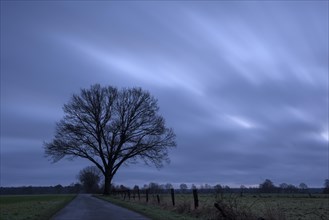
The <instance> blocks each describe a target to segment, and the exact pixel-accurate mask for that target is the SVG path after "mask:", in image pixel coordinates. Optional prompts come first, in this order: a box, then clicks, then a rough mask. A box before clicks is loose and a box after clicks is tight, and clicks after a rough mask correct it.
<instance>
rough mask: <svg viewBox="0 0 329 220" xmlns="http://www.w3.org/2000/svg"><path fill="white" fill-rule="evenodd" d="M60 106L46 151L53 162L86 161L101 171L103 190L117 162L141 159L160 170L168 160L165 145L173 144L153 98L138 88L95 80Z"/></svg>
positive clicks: (116, 169)
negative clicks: (94, 82) (110, 84)
mask: <svg viewBox="0 0 329 220" xmlns="http://www.w3.org/2000/svg"><path fill="white" fill-rule="evenodd" d="M63 110H64V113H65V115H64V118H63V119H62V120H61V121H60V122H59V123H57V125H56V134H55V137H54V139H53V140H52V141H51V142H49V143H44V147H45V154H46V156H48V157H50V158H51V159H52V161H53V162H57V161H59V160H61V159H62V158H64V157H67V158H68V159H73V158H75V157H81V158H86V159H88V160H90V161H91V162H92V163H94V164H95V166H97V167H98V168H99V169H100V170H101V172H102V174H103V175H104V181H105V183H104V194H109V192H110V185H111V182H112V179H113V176H114V175H115V174H116V173H117V171H118V169H119V168H120V167H121V165H123V164H130V163H136V162H137V161H138V160H139V159H141V160H142V161H144V162H145V164H153V165H155V166H156V167H157V168H160V167H162V166H163V162H169V158H168V149H169V148H170V147H175V146H176V142H175V134H174V132H173V130H172V129H170V128H167V127H166V126H165V120H164V118H163V117H162V116H161V115H159V113H158V111H159V107H158V104H157V100H156V99H155V98H154V97H152V96H151V95H150V93H149V92H147V91H144V90H142V89H141V88H133V89H122V90H118V89H116V88H114V87H110V86H109V87H101V86H100V85H98V84H96V85H93V86H91V88H90V89H82V90H81V92H80V94H79V95H73V97H72V99H71V100H70V101H69V102H68V103H67V104H65V105H64V108H63Z"/></svg>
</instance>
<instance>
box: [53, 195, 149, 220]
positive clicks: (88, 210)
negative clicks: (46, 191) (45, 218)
mask: <svg viewBox="0 0 329 220" xmlns="http://www.w3.org/2000/svg"><path fill="white" fill-rule="evenodd" d="M51 220H150V219H148V218H146V217H144V216H142V215H141V214H138V213H136V212H133V211H130V210H128V209H125V208H121V207H119V206H116V205H113V204H111V203H109V202H106V201H103V200H101V199H97V198H95V197H92V196H91V195H88V194H80V195H78V196H77V197H76V198H75V199H74V200H73V201H72V202H70V203H69V204H68V205H67V206H66V207H64V208H63V209H62V210H60V211H59V212H58V213H57V214H56V215H55V216H53V218H51Z"/></svg>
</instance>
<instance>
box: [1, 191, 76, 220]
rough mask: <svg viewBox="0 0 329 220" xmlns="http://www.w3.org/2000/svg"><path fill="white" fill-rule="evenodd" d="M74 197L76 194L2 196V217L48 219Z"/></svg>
mask: <svg viewBox="0 0 329 220" xmlns="http://www.w3.org/2000/svg"><path fill="white" fill-rule="evenodd" d="M74 197H75V195H14V196H7V195H6V196H0V219H1V220H46V219H49V218H50V217H51V216H52V215H53V214H55V213H56V212H57V211H58V210H60V209H61V208H63V207H64V206H65V205H66V204H67V203H69V202H70V201H71V200H72V199H73V198H74Z"/></svg>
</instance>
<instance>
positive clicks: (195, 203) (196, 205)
mask: <svg viewBox="0 0 329 220" xmlns="http://www.w3.org/2000/svg"><path fill="white" fill-rule="evenodd" d="M193 198H194V209H197V208H198V207H199V199H198V190H197V189H193Z"/></svg>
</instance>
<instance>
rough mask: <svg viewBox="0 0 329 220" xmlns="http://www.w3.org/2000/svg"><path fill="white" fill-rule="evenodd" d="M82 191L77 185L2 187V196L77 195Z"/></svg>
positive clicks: (0, 191) (0, 190)
mask: <svg viewBox="0 0 329 220" xmlns="http://www.w3.org/2000/svg"><path fill="white" fill-rule="evenodd" d="M81 189H82V186H81V184H79V183H75V184H71V185H69V186H62V185H60V184H58V185H56V186H21V187H0V195H33V194H76V193H79V192H80V191H81Z"/></svg>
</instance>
